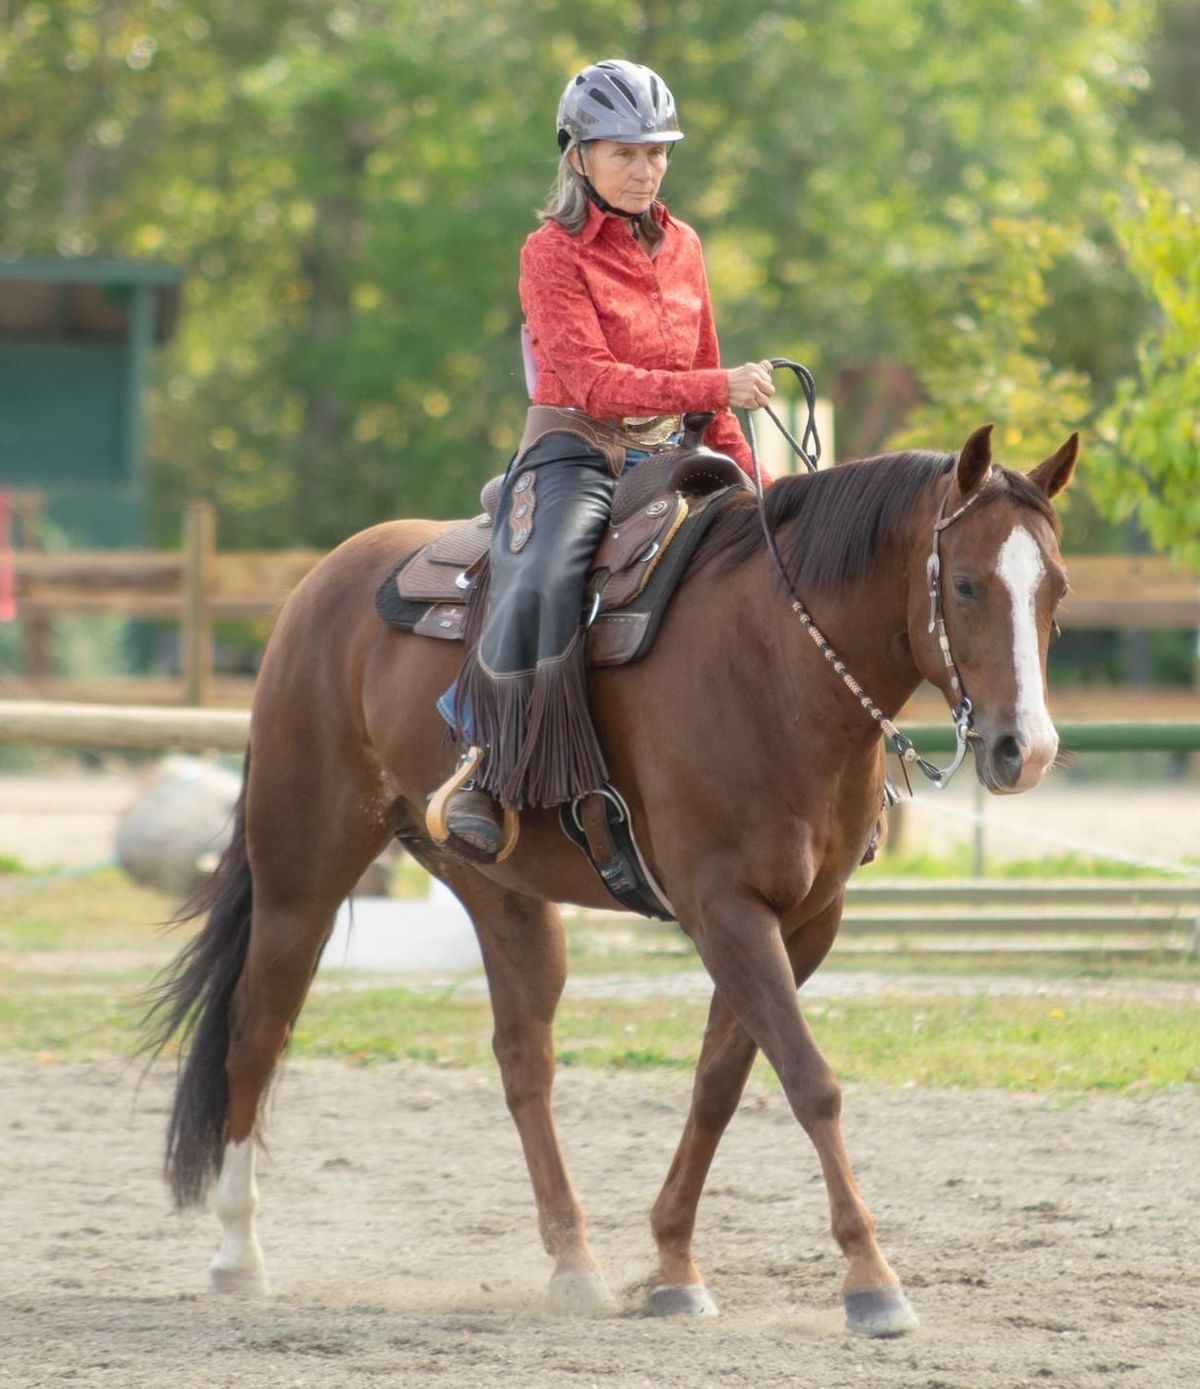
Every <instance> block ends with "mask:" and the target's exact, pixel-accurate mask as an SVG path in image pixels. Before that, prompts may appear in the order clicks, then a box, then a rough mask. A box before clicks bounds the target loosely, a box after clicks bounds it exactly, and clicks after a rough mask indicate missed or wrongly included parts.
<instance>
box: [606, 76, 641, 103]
mask: <svg viewBox="0 0 1200 1389" xmlns="http://www.w3.org/2000/svg"><path fill="white" fill-rule="evenodd" d="M608 80H609V81H610V82H611V83H612V84H613V86H614V87H616V89H617V91H619V92H620V93H621V95H622V96H623V97H624V98H625V100H626V101H627V102H628V103H629V104H630V106H631V107H632V108H633V109H634V110H635V111H636V110H637V97H635V96H634V94H633V93H632V92H631V91H630V90H629V88H628V87H627V86H626V85H625V83H624V82H622V81H621V79H620V78H619V77H609V79H608Z"/></svg>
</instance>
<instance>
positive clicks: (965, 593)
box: [954, 574, 979, 598]
mask: <svg viewBox="0 0 1200 1389" xmlns="http://www.w3.org/2000/svg"><path fill="white" fill-rule="evenodd" d="M954 591H955V593H957V594H958V596H959V597H960V598H977V597H978V596H979V593H978V590H977V589H976V587H975V585H974V584H973V583H972V582H971V580H970V579H968V578H967V577H966V575H965V574H955V576H954Z"/></svg>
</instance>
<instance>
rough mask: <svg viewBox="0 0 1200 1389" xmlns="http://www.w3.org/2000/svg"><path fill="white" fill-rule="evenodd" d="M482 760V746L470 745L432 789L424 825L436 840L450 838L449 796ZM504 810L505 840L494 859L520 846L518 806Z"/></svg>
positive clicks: (496, 861) (500, 859)
mask: <svg viewBox="0 0 1200 1389" xmlns="http://www.w3.org/2000/svg"><path fill="white" fill-rule="evenodd" d="M482 761H483V749H482V748H476V747H472V748H468V749H467V751H466V753H465V754H464V755H463V757H462V758H461V759H460V760H459V763H458V766H457V767H456V768H455V769H454V772H453V774H452V775H451V776H450V777H449V778H447V780H446V781H444V782H443V783H442V784H441V786H439V787H438V789H437V790H436V791H435V792H434V793H433V797H432V798H431V800H430V802H429V808H428V809H427V810H426V812H425V829H426V831H427V832H428V834H429V837H430V839H432V840H433V841H434V843H435V844H445V843H446V842H447V840H448V839H449V838H450V830H449V828H448V827H447V825H446V806H447V804H448V803H449V800H450V797H451V796H453V795H454V793H455V792H456V791H461V790H462V788H463V787H464V786H465V785H466V784H467V782H469V781H470V780H471V779H472V778H473V777H474V775H475V773H476V772H477V771H478V770H479V766H480V763H482ZM501 810H502V811H503V813H504V842H503V843H502V844H501V846H500V849H499V851H498V852H497V854H496V857H495V858H494V859H493V860H492V862H493V863H503V862H504V860H505V859H506V858H507V857H508V856H509V854H511V853H512V851H513V850H514V849H515V848H516V847H517V836H518V834H519V833H520V829H521V822H520V820H519V819H518V817H517V813H516V811H515V810H510V809H509V808H508V806H502V807H501Z"/></svg>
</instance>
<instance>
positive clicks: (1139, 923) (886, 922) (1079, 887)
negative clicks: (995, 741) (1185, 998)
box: [840, 875, 1200, 954]
mask: <svg viewBox="0 0 1200 1389" xmlns="http://www.w3.org/2000/svg"><path fill="white" fill-rule="evenodd" d="M1001 936H1002V937H1005V938H1006V939H1005V946H1004V948H1005V949H1012V948H1014V938H1015V937H1019V938H1021V939H1022V940H1023V941H1025V942H1026V944H1025V945H1024V946H1023V948H1025V949H1039V950H1055V951H1079V950H1093V949H1097V948H1100V943H1101V942H1102V943H1103V948H1104V949H1106V950H1113V949H1129V950H1145V949H1146V948H1147V946H1150V947H1151V948H1156V949H1168V950H1183V951H1186V952H1188V953H1191V954H1200V879H1190V880H1184V881H1180V882H1164V881H1161V880H1157V879H1155V880H1148V879H1139V878H1132V879H1128V880H1118V879H1111V878H1109V879H1106V878H1091V879H1087V880H1084V881H1067V880H1057V879H1055V880H1037V879H1028V880H1026V879H1019V880H1018V879H1011V880H1008V881H1005V880H1003V879H996V878H965V879H961V880H957V881H949V880H947V881H942V882H938V881H936V880H914V881H911V882H909V881H899V880H892V881H890V882H889V881H872V880H871V878H870V876H869V875H867V876H860V877H857V878H855V879H854V880H853V881H852V882H851V884H850V887H849V889H848V890H847V893H846V911H845V915H844V916H843V918H842V929H841V933H840V938H841V939H842V940H843V941H845V940H846V939H847V938H848V939H849V940H851V941H859V942H861V941H862V939H863V938H870V939H877V938H879V937H886V938H887V940H888V941H889V942H890V947H889V948H891V949H904V948H905V947H906V945H908V944H911V945H916V946H918V947H919V948H921V949H925V950H927V949H929V948H930V943H931V941H933V943H934V945H935V947H936V948H938V949H946V948H948V947H949V942H950V939H951V938H958V942H956V943H955V944H954V945H953V946H952V947H949V948H954V949H958V950H961V949H964V948H969V949H972V950H989V949H995V948H998V947H997V946H996V945H995V941H994V938H995V937H1001ZM961 942H967V945H966V946H965V947H964V945H963V944H962V943H961ZM989 942H990V943H989Z"/></svg>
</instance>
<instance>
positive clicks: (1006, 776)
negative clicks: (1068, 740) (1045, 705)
mask: <svg viewBox="0 0 1200 1389" xmlns="http://www.w3.org/2000/svg"><path fill="white" fill-rule="evenodd" d="M973 742H974V747H975V771H976V773H977V775H978V777H979V780H980V781H981V782H982V783H983V784H984V786H986V787H987V789H988V790H989V791H992V792H994V793H995V794H996V795H1000V796H1004V795H1014V794H1016V793H1017V792H1018V791H1028V790H1029V789H1030V787H1032V786H1036V785H1037V784H1038V783H1039V782H1040V781H1041V780H1042V778H1043V777H1044V776H1045V775H1046V773H1047V772H1048V771H1049V770H1050V768H1051V766H1052V765H1053V763H1054V759H1055V757H1056V756H1057V755H1058V737H1057V735H1056V734H1053V732H1052V733H1051V736H1049V737H1044V738H1037V739H1029V738H1026V737H1024V736H1022V734H1021V733H1020V732H1019V731H1017V730H1016V729H1013V728H1005V729H1002V730H1000V731H999V732H997V733H994V734H987V733H984V731H983V730H982V729H981V730H979V736H978V737H977V738H976V739H974V740H973Z"/></svg>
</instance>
